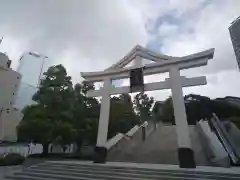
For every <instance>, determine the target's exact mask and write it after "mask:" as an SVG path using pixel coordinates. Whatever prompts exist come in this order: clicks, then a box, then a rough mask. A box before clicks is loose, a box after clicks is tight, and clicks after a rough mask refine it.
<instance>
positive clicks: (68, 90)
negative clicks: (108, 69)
mask: <svg viewBox="0 0 240 180" xmlns="http://www.w3.org/2000/svg"><path fill="white" fill-rule="evenodd" d="M94 89H95V86H94V84H93V83H92V82H89V81H82V83H81V84H80V83H77V84H75V85H73V83H72V81H71V77H70V76H68V75H67V71H66V69H65V68H64V67H63V66H62V65H56V66H52V67H50V68H49V69H48V70H47V71H46V72H45V73H44V77H43V78H42V79H41V83H40V87H39V89H38V91H37V92H36V93H35V94H34V95H33V98H32V99H33V100H34V101H35V102H36V104H34V105H30V106H27V107H25V108H24V110H23V114H24V117H23V120H22V121H21V122H20V124H19V125H18V128H17V131H18V139H19V140H20V141H33V142H38V143H41V144H42V145H43V148H44V151H43V153H47V151H48V145H49V144H50V143H53V144H54V143H56V144H60V145H62V146H63V147H64V146H65V145H67V144H70V143H76V144H77V145H78V147H81V145H82V144H83V143H88V144H95V143H96V138H97V130H98V120H99V114H100V103H99V101H98V99H97V98H92V97H87V91H89V90H94ZM139 98H140V99H139V101H138V105H137V107H139V108H140V107H141V108H140V109H141V111H142V114H144V113H145V114H148V116H150V114H149V109H148V110H147V108H148V107H150V106H148V104H146V103H147V102H148V101H150V102H149V103H150V104H152V103H151V102H152V99H149V98H148V97H146V96H145V95H143V96H140V97H139ZM141 98H142V99H141ZM110 111H111V112H110V123H109V134H108V137H112V136H114V135H115V134H117V133H118V132H122V133H124V132H127V131H128V130H129V129H130V128H132V127H133V126H134V125H136V124H138V123H139V122H140V121H139V116H138V115H137V114H136V113H135V110H134V106H133V102H132V100H131V96H130V95H129V94H122V95H120V96H119V97H113V98H111V110H110ZM140 114H141V113H140ZM145 114H144V115H145Z"/></svg>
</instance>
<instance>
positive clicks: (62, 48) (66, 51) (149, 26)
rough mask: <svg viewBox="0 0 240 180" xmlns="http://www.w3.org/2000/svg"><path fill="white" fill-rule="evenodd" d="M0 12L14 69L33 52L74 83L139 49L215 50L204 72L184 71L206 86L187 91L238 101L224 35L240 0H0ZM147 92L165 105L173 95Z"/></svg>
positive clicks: (237, 77)
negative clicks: (204, 81) (59, 66)
mask: <svg viewBox="0 0 240 180" xmlns="http://www.w3.org/2000/svg"><path fill="white" fill-rule="evenodd" d="M0 12H1V16H0V36H4V40H3V43H2V44H1V45H0V51H2V52H7V54H8V55H9V57H10V58H11V59H12V61H13V64H12V66H13V68H14V69H16V67H17V65H18V60H19V57H20V56H21V55H22V54H23V53H24V52H26V51H35V52H39V53H42V54H45V55H47V56H48V57H49V60H48V64H49V65H50V64H60V63H62V64H63V65H64V66H65V67H66V68H67V70H68V73H69V74H70V75H71V76H72V77H73V80H74V82H77V81H80V80H81V79H80V72H81V71H96V70H103V69H105V68H107V67H108V66H110V65H111V64H113V63H114V62H117V61H118V60H119V59H120V58H121V57H123V56H124V55H125V54H126V53H127V52H129V51H130V50H131V49H132V48H133V47H134V46H135V45H137V44H140V45H142V46H145V47H147V48H149V49H151V50H154V51H156V52H161V53H164V54H167V55H171V56H183V55H188V54H191V53H195V52H198V51H202V50H205V49H208V48H215V57H214V59H213V60H211V61H210V62H209V64H208V66H207V67H203V68H198V69H193V70H187V71H185V72H182V74H183V75H186V76H189V77H194V76H198V75H206V76H207V80H208V85H206V86H201V87H194V88H184V93H185V94H187V93H196V94H201V95H207V96H210V97H212V98H215V97H223V96H230V95H231V96H240V91H239V88H240V72H239V70H238V67H237V63H236V59H235V56H234V52H233V48H232V44H231V40H230V36H229V32H228V27H229V25H230V23H231V22H232V21H233V20H234V19H235V18H236V17H238V16H240V1H239V0H21V1H19V0H0ZM166 76H167V75H166ZM162 77H163V76H161V77H159V76H157V78H162ZM153 79H155V80H156V77H155V78H154V77H149V78H147V79H146V81H148V82H149V81H151V80H153ZM151 95H153V96H155V97H156V99H157V100H163V99H164V98H166V97H167V96H168V95H170V92H169V91H155V92H152V93H151Z"/></svg>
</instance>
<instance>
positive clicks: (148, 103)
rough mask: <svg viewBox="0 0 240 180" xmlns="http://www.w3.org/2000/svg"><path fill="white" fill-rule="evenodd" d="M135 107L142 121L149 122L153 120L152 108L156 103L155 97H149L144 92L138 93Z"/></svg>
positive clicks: (135, 98)
mask: <svg viewBox="0 0 240 180" xmlns="http://www.w3.org/2000/svg"><path fill="white" fill-rule="evenodd" d="M133 102H134V107H135V110H136V112H137V115H139V116H140V119H141V121H142V122H143V121H148V120H150V119H151V118H152V113H151V108H152V105H153V102H154V99H153V97H148V95H147V94H146V93H144V92H140V93H138V94H137V95H136V96H135V97H134V101H133Z"/></svg>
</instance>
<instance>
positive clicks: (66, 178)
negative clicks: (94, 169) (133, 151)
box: [15, 172, 173, 180]
mask: <svg viewBox="0 0 240 180" xmlns="http://www.w3.org/2000/svg"><path fill="white" fill-rule="evenodd" d="M19 175H20V176H22V175H24V176H32V177H41V178H46V180H47V178H51V179H58V180H81V179H82V178H88V179H98V180H113V179H114V180H149V179H148V178H142V177H139V178H131V177H119V176H115V175H97V174H92V173H81V174H78V175H73V174H70V175H66V174H62V173H60V172H59V173H56V174H55V173H51V174H49V173H48V174H45V173H35V172H22V173H15V176H16V177H18V176H19ZM158 179H159V180H164V179H166V180H173V179H172V178H170V179H168V177H167V176H166V177H162V178H161V177H160V178H158Z"/></svg>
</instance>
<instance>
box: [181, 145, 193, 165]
mask: <svg viewBox="0 0 240 180" xmlns="http://www.w3.org/2000/svg"><path fill="white" fill-rule="evenodd" d="M178 161H179V166H180V168H196V163H195V160H194V152H193V150H192V149H190V148H179V149H178Z"/></svg>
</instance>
